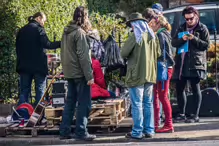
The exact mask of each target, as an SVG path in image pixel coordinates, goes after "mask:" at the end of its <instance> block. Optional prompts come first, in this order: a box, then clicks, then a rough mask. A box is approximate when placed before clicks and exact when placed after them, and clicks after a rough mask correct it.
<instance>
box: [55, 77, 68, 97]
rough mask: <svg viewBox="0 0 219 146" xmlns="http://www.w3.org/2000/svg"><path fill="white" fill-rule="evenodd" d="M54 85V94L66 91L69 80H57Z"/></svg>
mask: <svg viewBox="0 0 219 146" xmlns="http://www.w3.org/2000/svg"><path fill="white" fill-rule="evenodd" d="M52 86H53V89H52V93H53V94H57V93H66V89H67V81H64V80H59V81H56V82H55V83H53V85H52Z"/></svg>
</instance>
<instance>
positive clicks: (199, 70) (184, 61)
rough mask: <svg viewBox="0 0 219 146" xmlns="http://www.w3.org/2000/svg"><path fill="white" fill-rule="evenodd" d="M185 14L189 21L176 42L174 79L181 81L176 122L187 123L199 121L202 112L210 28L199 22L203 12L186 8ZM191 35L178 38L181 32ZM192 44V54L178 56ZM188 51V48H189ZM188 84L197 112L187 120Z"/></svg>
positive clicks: (174, 43) (179, 30)
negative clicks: (200, 111) (203, 84)
mask: <svg viewBox="0 0 219 146" xmlns="http://www.w3.org/2000/svg"><path fill="white" fill-rule="evenodd" d="M182 15H183V16H184V18H185V20H186V22H185V23H184V24H183V25H181V26H180V28H179V29H178V31H177V33H176V35H175V37H174V38H173V40H172V45H173V46H174V47H176V48H177V55H176V65H175V70H174V74H173V79H177V82H176V90H177V102H178V106H179V109H180V114H179V116H177V117H176V119H175V120H174V121H175V122H180V121H185V122H188V123H191V122H199V109H200V106H201V101H202V95H201V91H200V80H201V79H205V77H206V68H207V67H206V63H207V59H206V51H207V49H208V48H209V45H210V40H209V32H208V29H207V27H206V26H205V25H204V24H202V23H201V22H200V21H199V13H198V11H197V10H196V9H195V8H193V7H186V8H185V9H184V10H183V12H182ZM185 31H187V32H189V34H188V35H184V36H183V37H182V38H179V37H178V33H180V32H185ZM187 41H188V44H189V45H188V52H183V53H180V52H179V53H178V51H179V48H180V47H181V46H182V45H183V44H185V43H186V42H187ZM185 50H186V49H185ZM187 81H190V84H191V87H192V91H193V96H194V97H193V99H194V102H193V103H195V104H194V110H193V111H192V113H191V115H190V116H189V117H188V118H187V119H186V117H185V108H186V95H185V87H186V84H187Z"/></svg>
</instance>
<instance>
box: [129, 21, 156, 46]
mask: <svg viewBox="0 0 219 146" xmlns="http://www.w3.org/2000/svg"><path fill="white" fill-rule="evenodd" d="M131 25H132V26H133V27H134V34H135V38H136V42H137V43H140V42H141V41H142V35H143V33H146V32H148V33H149V34H150V35H151V37H152V38H153V39H155V34H154V32H153V30H151V29H150V28H149V26H148V24H147V23H146V22H145V21H143V20H137V21H133V22H131Z"/></svg>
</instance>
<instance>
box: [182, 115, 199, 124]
mask: <svg viewBox="0 0 219 146" xmlns="http://www.w3.org/2000/svg"><path fill="white" fill-rule="evenodd" d="M198 122H199V117H197V116H191V117H189V118H187V119H186V120H185V123H198Z"/></svg>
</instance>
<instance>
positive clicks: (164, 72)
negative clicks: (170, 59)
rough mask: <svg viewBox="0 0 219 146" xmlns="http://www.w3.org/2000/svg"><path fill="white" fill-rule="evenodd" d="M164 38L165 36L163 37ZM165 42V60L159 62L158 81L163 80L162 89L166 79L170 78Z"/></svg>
mask: <svg viewBox="0 0 219 146" xmlns="http://www.w3.org/2000/svg"><path fill="white" fill-rule="evenodd" d="M162 39H163V37H162ZM163 42H164V51H163V57H164V58H163V60H162V61H158V62H157V81H161V82H162V89H164V81H166V80H168V67H167V61H166V53H165V52H166V45H165V41H164V39H163Z"/></svg>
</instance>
